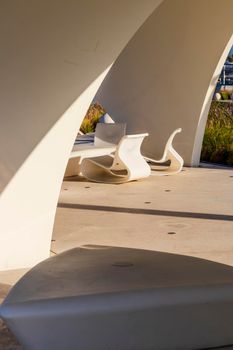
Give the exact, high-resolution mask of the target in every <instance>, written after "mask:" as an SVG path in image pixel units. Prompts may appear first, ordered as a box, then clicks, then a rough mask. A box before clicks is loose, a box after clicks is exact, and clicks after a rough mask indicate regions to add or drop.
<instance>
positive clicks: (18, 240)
mask: <svg viewBox="0 0 233 350" xmlns="http://www.w3.org/2000/svg"><path fill="white" fill-rule="evenodd" d="M160 2H161V1H159V0H145V1H141V0H119V1H115V2H114V1H109V0H98V1H92V0H85V1H81V0H80V1H79V0H68V1H67V0H58V1H57V0H49V1H47V0H25V1H5V2H3V3H2V4H1V6H0V10H1V11H0V39H1V57H0V73H1V74H0V75H1V87H0V89H1V93H0V125H1V126H0V191H1V198H0V270H4V269H11V268H20V267H26V266H31V265H33V264H35V263H37V262H38V261H41V260H42V259H44V258H46V257H48V256H49V248H50V240H51V234H52V227H53V221H54V215H55V210H56V205H57V199H58V195H59V190H60V187H61V182H62V178H63V174H64V171H65V167H66V163H67V160H68V156H69V152H70V150H71V148H72V144H73V140H74V138H75V135H76V133H77V130H78V129H79V127H80V124H81V121H82V119H83V117H84V115H85V112H86V110H87V108H88V106H89V104H90V102H91V101H92V99H93V96H94V95H95V93H96V91H97V90H98V87H99V86H100V84H101V82H102V80H103V78H104V77H105V75H106V74H107V71H108V69H109V68H108V67H110V66H111V64H112V62H114V60H115V59H116V58H117V56H118V55H119V53H120V52H121V50H122V49H123V47H124V46H125V45H126V44H127V42H128V41H129V39H130V38H131V37H132V35H133V34H134V33H135V31H136V30H137V29H138V28H139V27H140V26H141V24H142V23H143V22H144V20H145V19H146V18H147V17H148V16H149V15H150V14H151V13H152V12H153V10H154V9H155V8H156V7H157V6H158V4H159V3H160Z"/></svg>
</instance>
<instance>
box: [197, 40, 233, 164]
mask: <svg viewBox="0 0 233 350" xmlns="http://www.w3.org/2000/svg"><path fill="white" fill-rule="evenodd" d="M232 46H233V35H232V36H231V38H230V40H229V42H228V44H227V45H226V47H225V49H224V51H223V53H222V56H221V58H220V60H219V62H218V64H217V67H216V69H215V72H214V74H213V77H212V79H211V82H210V85H209V88H208V91H207V93H206V96H205V100H204V103H203V106H202V110H201V113H200V117H199V121H198V125H197V129H196V135H195V140H194V146H193V152H192V165H193V166H198V165H199V162H200V157H201V148H202V142H203V138H204V132H205V127H206V123H207V117H208V113H209V110H210V106H211V102H212V99H213V96H214V92H215V89H216V86H217V84H218V79H219V77H220V74H221V71H222V68H223V66H224V63H225V61H226V59H227V57H228V55H229V52H230V50H231V48H232Z"/></svg>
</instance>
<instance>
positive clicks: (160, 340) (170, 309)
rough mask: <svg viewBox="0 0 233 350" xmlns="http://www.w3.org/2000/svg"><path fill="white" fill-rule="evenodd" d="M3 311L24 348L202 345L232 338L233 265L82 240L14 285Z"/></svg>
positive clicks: (221, 343)
mask: <svg viewBox="0 0 233 350" xmlns="http://www.w3.org/2000/svg"><path fill="white" fill-rule="evenodd" d="M0 312H1V315H2V317H3V318H4V320H5V321H6V323H7V324H8V325H9V327H10V328H11V330H12V331H13V333H14V334H15V335H16V337H17V338H18V340H19V341H20V342H21V344H22V345H23V346H24V347H25V349H33V350H41V349H56V350H65V349H69V350H74V349H82V350H85V349H92V350H93V349H94V350H97V349H99V350H105V349H106V350H107V349H109V350H115V349H116V350H120V349H122V350H132V349H133V350H139V349H140V350H142V349H143V350H147V349H148V350H149V349H153V350H154V349H156V350H159V349H180V350H182V349H185V350H188V349H203V348H211V347H217V346H224V345H228V344H233V332H232V325H233V268H232V267H229V266H226V265H222V264H218V263H214V262H210V261H207V260H202V259H197V258H192V257H186V256H180V255H175V254H169V253H161V252H153V251H145V250H138V249H128V248H118V247H115V248H114V247H103V246H86V247H83V248H76V249H72V250H70V251H67V252H65V253H62V254H60V255H58V256H55V257H52V258H50V259H48V260H46V261H44V262H42V263H40V264H39V265H37V266H36V267H35V268H33V269H32V270H31V271H30V272H28V273H27V274H26V275H25V276H24V277H23V278H22V279H21V280H20V281H19V282H18V283H17V284H16V285H15V287H14V288H13V289H12V291H11V292H10V293H9V295H8V297H7V298H6V300H5V302H4V303H3V305H2V307H1V310H0Z"/></svg>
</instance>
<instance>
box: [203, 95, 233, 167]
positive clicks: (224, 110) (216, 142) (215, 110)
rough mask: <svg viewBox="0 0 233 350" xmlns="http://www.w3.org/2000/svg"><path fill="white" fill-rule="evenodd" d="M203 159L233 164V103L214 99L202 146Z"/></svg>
mask: <svg viewBox="0 0 233 350" xmlns="http://www.w3.org/2000/svg"><path fill="white" fill-rule="evenodd" d="M201 160H204V161H208V162H213V163H221V164H227V165H233V104H232V103H221V102H216V101H213V102H212V104H211V108H210V112H209V116H208V120H207V124H206V129H205V135H204V140H203V146H202V153H201Z"/></svg>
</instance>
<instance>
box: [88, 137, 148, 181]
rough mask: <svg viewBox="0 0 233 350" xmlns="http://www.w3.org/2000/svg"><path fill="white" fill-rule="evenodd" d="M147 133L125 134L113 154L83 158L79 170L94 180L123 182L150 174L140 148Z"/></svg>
mask: <svg viewBox="0 0 233 350" xmlns="http://www.w3.org/2000/svg"><path fill="white" fill-rule="evenodd" d="M146 136H148V134H147V133H146V134H137V135H125V136H123V137H122V139H121V141H120V143H119V144H118V146H117V149H116V151H115V153H114V155H110V156H103V157H94V158H89V159H84V160H83V162H82V165H81V172H82V175H83V176H84V177H86V178H87V179H88V180H90V181H94V182H105V183H123V182H127V181H132V180H138V179H141V178H144V177H147V176H149V175H150V173H151V170H150V167H149V165H148V164H147V162H146V161H145V159H144V158H143V156H142V154H141V152H140V148H141V144H142V141H143V139H144V137H146Z"/></svg>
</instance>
